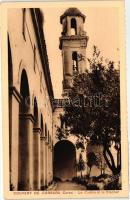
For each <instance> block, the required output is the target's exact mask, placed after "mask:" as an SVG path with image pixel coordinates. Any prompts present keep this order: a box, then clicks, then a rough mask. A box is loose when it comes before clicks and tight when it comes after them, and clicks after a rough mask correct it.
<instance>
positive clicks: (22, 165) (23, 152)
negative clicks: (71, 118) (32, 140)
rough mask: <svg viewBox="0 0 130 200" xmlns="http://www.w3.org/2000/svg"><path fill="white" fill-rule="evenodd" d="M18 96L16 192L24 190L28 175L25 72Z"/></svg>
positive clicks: (28, 107)
mask: <svg viewBox="0 0 130 200" xmlns="http://www.w3.org/2000/svg"><path fill="white" fill-rule="evenodd" d="M20 94H21V96H22V101H21V103H20V105H19V112H20V113H19V152H18V153H19V155H18V190H26V189H27V187H28V185H27V182H28V174H29V145H28V143H29V136H28V118H27V114H28V112H29V110H30V102H29V85H28V78H27V74H26V71H25V70H23V71H22V75H21V84H20Z"/></svg>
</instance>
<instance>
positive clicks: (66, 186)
mask: <svg viewBox="0 0 130 200" xmlns="http://www.w3.org/2000/svg"><path fill="white" fill-rule="evenodd" d="M55 190H86V188H85V186H83V185H80V184H76V183H72V182H67V181H66V182H58V183H57V186H56V187H55Z"/></svg>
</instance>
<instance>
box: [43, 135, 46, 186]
mask: <svg viewBox="0 0 130 200" xmlns="http://www.w3.org/2000/svg"><path fill="white" fill-rule="evenodd" d="M45 140H46V139H45V137H44V143H43V145H44V146H43V163H44V165H43V170H44V189H45V187H46V141H45Z"/></svg>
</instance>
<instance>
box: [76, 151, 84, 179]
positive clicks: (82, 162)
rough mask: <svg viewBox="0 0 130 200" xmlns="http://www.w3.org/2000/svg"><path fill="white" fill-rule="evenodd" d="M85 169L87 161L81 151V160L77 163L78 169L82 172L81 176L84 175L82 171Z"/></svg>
mask: <svg viewBox="0 0 130 200" xmlns="http://www.w3.org/2000/svg"><path fill="white" fill-rule="evenodd" d="M84 169H85V162H84V160H83V156H82V154H81V153H80V155H79V161H78V163H77V170H78V171H80V172H81V177H82V171H83V170H84Z"/></svg>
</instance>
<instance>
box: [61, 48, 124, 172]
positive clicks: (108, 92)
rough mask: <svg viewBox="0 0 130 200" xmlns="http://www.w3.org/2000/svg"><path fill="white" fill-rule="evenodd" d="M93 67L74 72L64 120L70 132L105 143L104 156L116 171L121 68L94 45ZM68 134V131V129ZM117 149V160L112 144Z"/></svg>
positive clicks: (95, 142)
mask: <svg viewBox="0 0 130 200" xmlns="http://www.w3.org/2000/svg"><path fill="white" fill-rule="evenodd" d="M88 62H89V65H90V69H89V70H86V72H85V73H82V74H78V73H77V74H75V75H74V78H73V87H72V88H71V90H70V91H69V94H68V98H69V100H70V106H66V107H64V115H63V116H62V122H64V123H65V124H66V126H68V127H69V134H74V135H76V136H77V138H78V140H81V142H82V141H83V140H88V139H89V141H90V144H92V145H93V144H96V145H98V144H99V145H102V146H103V156H104V159H105V161H106V163H107V165H108V167H109V168H110V170H111V171H112V173H113V174H114V175H117V174H119V173H120V171H121V142H120V71H119V69H118V68H117V69H116V68H115V63H114V62H113V61H104V59H103V58H102V57H101V56H100V51H99V50H98V49H97V48H96V47H95V46H94V52H93V57H92V58H91V59H88ZM67 134H68V132H67ZM112 145H114V147H115V149H116V151H117V163H115V159H114V157H113V154H112V151H111V146H112Z"/></svg>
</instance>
